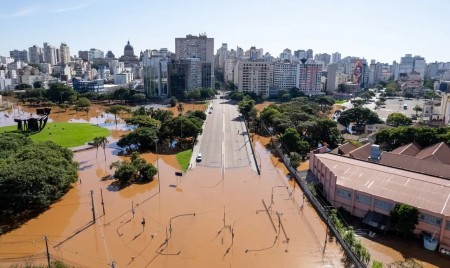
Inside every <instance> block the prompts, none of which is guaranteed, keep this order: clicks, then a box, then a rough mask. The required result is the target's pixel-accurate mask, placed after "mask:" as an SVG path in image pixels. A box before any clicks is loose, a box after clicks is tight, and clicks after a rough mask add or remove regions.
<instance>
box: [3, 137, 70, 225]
mask: <svg viewBox="0 0 450 268" xmlns="http://www.w3.org/2000/svg"><path fill="white" fill-rule="evenodd" d="M0 145H1V146H0V185H1V187H0V213H4V212H5V211H7V210H8V211H12V213H14V214H18V213H19V212H22V211H26V210H34V209H39V208H44V207H47V206H48V205H50V204H51V203H52V202H54V201H56V200H58V199H59V198H61V197H62V196H63V195H64V194H65V193H66V192H67V191H68V190H69V189H70V187H71V184H72V183H74V182H75V181H76V180H77V176H78V174H77V171H78V164H77V163H76V162H74V161H73V153H72V151H70V150H69V149H66V148H63V147H61V146H59V145H57V144H55V143H53V142H50V141H47V142H40V143H32V142H31V141H30V139H29V138H27V137H25V136H23V135H19V134H9V133H2V134H0ZM14 214H10V215H9V216H11V215H14ZM9 216H8V217H9ZM5 217H6V215H2V216H1V217H0V219H2V218H3V219H5Z"/></svg>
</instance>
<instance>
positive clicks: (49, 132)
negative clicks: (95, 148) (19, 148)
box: [0, 123, 109, 148]
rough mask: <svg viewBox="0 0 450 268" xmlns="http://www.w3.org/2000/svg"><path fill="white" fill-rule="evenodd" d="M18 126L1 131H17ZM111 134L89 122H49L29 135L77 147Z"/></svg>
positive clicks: (35, 138) (32, 137) (36, 139)
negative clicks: (38, 130) (40, 129)
mask: <svg viewBox="0 0 450 268" xmlns="http://www.w3.org/2000/svg"><path fill="white" fill-rule="evenodd" d="M16 130H17V126H7V127H2V128H0V133H2V132H9V131H16ZM100 136H106V137H108V136H109V130H107V129H106V128H102V127H99V126H95V125H91V124H88V123H47V125H46V126H45V128H44V129H43V130H42V131H41V132H38V133H35V134H31V135H30V136H29V137H30V139H31V140H32V141H34V142H41V141H53V142H54V143H56V144H59V145H61V146H63V147H67V148H70V147H76V146H80V145H83V144H85V143H86V142H88V141H92V140H93V139H94V138H95V137H100Z"/></svg>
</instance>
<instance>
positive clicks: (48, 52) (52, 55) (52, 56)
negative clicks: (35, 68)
mask: <svg viewBox="0 0 450 268" xmlns="http://www.w3.org/2000/svg"><path fill="white" fill-rule="evenodd" d="M43 60H44V62H45V63H50V64H51V65H56V64H58V52H57V48H56V47H54V46H50V45H49V44H48V43H47V42H45V43H44V58H43Z"/></svg>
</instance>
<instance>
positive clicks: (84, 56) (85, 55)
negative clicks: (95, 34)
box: [78, 50, 89, 61]
mask: <svg viewBox="0 0 450 268" xmlns="http://www.w3.org/2000/svg"><path fill="white" fill-rule="evenodd" d="M78 57H79V58H80V59H82V60H83V61H89V51H87V50H80V51H78Z"/></svg>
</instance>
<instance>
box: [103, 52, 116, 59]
mask: <svg viewBox="0 0 450 268" xmlns="http://www.w3.org/2000/svg"><path fill="white" fill-rule="evenodd" d="M105 58H107V59H115V58H116V56H114V53H112V51H111V50H108V52H106V56H105Z"/></svg>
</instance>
